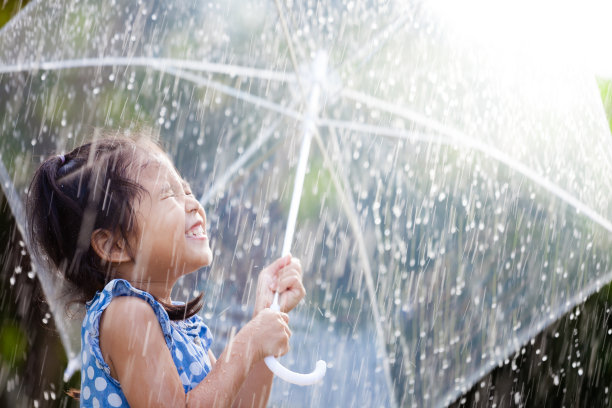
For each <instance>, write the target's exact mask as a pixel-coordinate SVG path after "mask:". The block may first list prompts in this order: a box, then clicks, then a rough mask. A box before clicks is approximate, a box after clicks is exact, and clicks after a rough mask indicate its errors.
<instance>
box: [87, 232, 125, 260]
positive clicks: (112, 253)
mask: <svg viewBox="0 0 612 408" xmlns="http://www.w3.org/2000/svg"><path fill="white" fill-rule="evenodd" d="M91 247H92V248H93V250H94V251H96V254H98V256H99V257H100V258H101V259H102V260H103V261H106V262H110V263H121V262H128V261H131V260H132V258H131V257H130V255H129V253H128V252H127V248H126V247H125V241H124V240H123V238H117V237H116V236H115V234H113V233H111V232H110V231H109V230H107V229H104V228H98V229H97V230H95V231H94V232H92V234H91Z"/></svg>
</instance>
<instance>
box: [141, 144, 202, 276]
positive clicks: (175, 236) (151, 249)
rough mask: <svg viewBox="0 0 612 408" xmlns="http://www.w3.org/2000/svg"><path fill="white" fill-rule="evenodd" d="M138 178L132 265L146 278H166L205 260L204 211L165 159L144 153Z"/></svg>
mask: <svg viewBox="0 0 612 408" xmlns="http://www.w3.org/2000/svg"><path fill="white" fill-rule="evenodd" d="M138 182H139V183H140V184H141V185H142V186H143V187H144V188H145V189H146V190H147V192H148V194H144V196H143V198H142V199H141V200H140V201H139V202H138V201H137V202H136V203H134V206H135V210H136V220H137V223H138V224H137V225H138V231H139V234H138V240H137V241H138V242H136V243H135V244H136V245H132V248H137V250H136V254H135V256H134V258H135V261H136V265H137V266H138V269H139V270H143V271H145V273H146V274H147V275H148V276H146V278H148V279H150V280H151V281H163V280H164V279H165V280H166V282H169V283H170V282H171V281H174V280H175V279H176V278H178V277H180V276H182V275H184V274H187V273H189V272H193V271H195V270H196V269H198V268H200V267H202V266H206V265H209V264H210V263H211V261H212V251H211V249H210V246H209V241H208V236H207V235H206V214H205V213H204V209H203V208H202V206H201V205H200V203H199V202H198V201H197V200H196V198H195V197H194V196H193V194H192V192H191V189H190V187H189V185H188V184H187V182H185V181H184V180H183V179H182V178H181V177H180V175H179V174H178V172H177V171H176V169H175V168H174V166H173V165H172V163H170V161H169V159H168V158H167V157H166V156H165V155H163V154H153V153H152V154H150V155H149V157H147V160H146V164H145V165H144V166H143V167H142V171H141V173H140V174H139V177H138Z"/></svg>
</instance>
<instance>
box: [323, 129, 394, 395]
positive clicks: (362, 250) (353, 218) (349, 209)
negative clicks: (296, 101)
mask: <svg viewBox="0 0 612 408" xmlns="http://www.w3.org/2000/svg"><path fill="white" fill-rule="evenodd" d="M313 133H314V139H315V141H316V143H317V145H318V146H319V151H320V152H321V154H322V155H323V160H324V163H326V164H327V168H328V169H329V172H330V174H331V176H332V182H333V183H334V186H335V187H336V190H337V192H338V194H339V195H340V203H341V205H342V207H343V208H344V211H345V212H346V215H347V217H348V221H349V225H350V227H351V230H352V231H353V234H354V235H355V237H356V238H357V245H358V248H359V250H358V251H357V252H358V254H359V258H360V262H361V265H362V267H363V275H364V276H365V281H366V288H367V291H368V296H369V298H370V303H371V307H372V315H373V318H374V326H375V327H376V335H377V337H378V339H379V347H380V348H381V350H380V351H381V353H382V355H383V356H384V357H383V359H382V360H383V368H384V372H385V377H386V381H387V386H388V388H389V393H390V395H391V401H392V406H393V407H396V406H397V400H396V395H395V388H394V387H393V379H392V376H391V367H390V364H389V358H388V356H387V350H386V341H385V334H384V329H383V327H382V323H381V322H382V316H381V314H380V309H379V306H378V303H377V301H376V299H377V298H376V289H375V284H374V278H373V274H372V267H371V266H370V261H369V259H368V257H367V255H366V254H367V250H366V247H365V243H364V241H363V238H361V235H360V234H359V232H360V229H359V221H357V219H358V217H357V214H355V210H354V208H355V204H354V202H353V200H352V197H351V196H350V195H349V194H348V193H346V188H345V186H346V185H347V184H348V181H347V180H346V179H343V180H341V179H340V176H339V175H338V172H337V171H336V170H335V167H334V165H333V161H332V160H331V158H330V157H329V155H328V154H327V151H326V150H325V145H324V143H323V141H322V140H321V136H320V134H319V132H318V131H315V132H313ZM330 139H331V141H332V142H331V144H332V146H333V148H334V150H336V152H339V151H340V147H339V146H338V142H337V140H336V139H335V137H331V138H330Z"/></svg>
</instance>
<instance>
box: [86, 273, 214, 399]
mask: <svg viewBox="0 0 612 408" xmlns="http://www.w3.org/2000/svg"><path fill="white" fill-rule="evenodd" d="M117 296H135V297H138V298H140V299H143V300H144V301H146V302H147V303H148V304H149V305H150V306H151V307H152V308H153V311H154V312H155V315H156V316H157V319H158V321H159V324H160V327H161V329H162V333H163V334H164V338H165V340H166V345H167V347H168V350H169V352H170V356H171V357H172V359H173V361H174V364H175V366H176V370H177V371H176V372H177V375H178V376H179V378H180V380H181V382H182V384H183V388H184V390H185V392H188V391H190V390H191V389H192V388H193V387H195V386H196V385H197V384H199V383H200V382H201V381H202V380H203V379H204V378H205V377H206V375H208V373H209V372H210V369H211V364H210V360H209V358H208V354H207V353H208V350H209V349H210V346H211V344H212V336H211V334H210V330H209V329H208V327H206V325H205V324H204V322H203V321H202V319H201V318H200V317H199V316H197V315H196V316H193V317H191V318H189V319H187V320H184V321H170V319H169V318H168V314H167V313H166V311H165V310H164V308H163V307H162V306H161V305H160V304H159V303H158V302H157V301H155V299H154V298H153V297H152V296H151V295H150V294H149V293H147V292H144V291H141V290H138V289H135V288H134V287H132V286H131V285H130V284H129V282H127V281H125V280H121V279H116V280H113V281H111V282H109V283H108V284H107V285H106V287H105V288H104V290H103V291H102V292H99V293H98V294H97V295H96V297H95V298H94V299H93V300H92V301H91V302H89V303H88V304H87V313H86V315H85V318H84V320H83V328H82V330H81V344H82V351H81V354H82V356H81V358H82V363H83V365H82V370H83V375H82V376H81V390H82V391H81V398H82V400H81V401H82V404H84V405H85V406H93V407H98V406H104V407H128V406H129V405H128V403H127V399H126V398H125V395H124V394H123V391H122V389H121V385H120V384H119V382H118V381H117V380H115V379H114V378H113V377H112V376H111V375H110V368H109V366H108V364H106V362H105V361H104V357H103V356H102V351H101V350H100V344H99V340H100V339H99V324H100V318H101V317H102V313H103V312H104V310H105V309H106V307H108V305H109V304H110V302H111V301H112V300H113V298H114V297H117ZM158 352H159V351H158ZM145 375H155V374H153V373H146V374H145Z"/></svg>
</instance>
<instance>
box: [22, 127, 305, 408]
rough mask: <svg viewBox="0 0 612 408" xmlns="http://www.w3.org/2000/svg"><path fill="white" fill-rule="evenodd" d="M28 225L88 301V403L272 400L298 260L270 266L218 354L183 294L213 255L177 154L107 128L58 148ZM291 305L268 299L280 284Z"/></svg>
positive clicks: (84, 391)
mask: <svg viewBox="0 0 612 408" xmlns="http://www.w3.org/2000/svg"><path fill="white" fill-rule="evenodd" d="M27 206H28V219H29V220H30V225H29V233H30V235H31V239H32V242H36V243H38V244H39V245H38V247H39V248H38V249H37V252H38V255H39V256H42V257H43V258H46V259H48V260H49V261H50V262H51V263H52V264H53V265H54V266H55V267H57V268H58V269H59V270H60V271H61V273H62V274H63V276H64V277H65V279H66V280H67V281H68V282H69V283H70V284H72V285H71V286H73V287H74V293H75V299H76V300H77V301H81V302H86V315H85V318H84V320H83V326H82V331H81V355H82V370H81V391H80V404H81V406H87V407H90V406H93V407H97V406H112V407H119V406H124V407H127V406H128V404H129V406H131V407H185V406H189V407H196V406H200V407H211V406H216V407H229V406H232V405H234V406H243V407H263V406H265V405H266V402H267V400H268V397H269V394H270V387H271V384H272V373H271V372H270V371H269V370H268V369H267V367H266V366H265V364H264V363H263V358H264V357H265V356H267V355H275V356H280V355H283V354H285V353H286V352H287V351H288V348H289V343H288V342H289V337H290V336H291V330H289V327H288V321H289V318H288V316H287V314H286V313H287V312H288V311H289V310H291V309H292V308H294V307H295V306H296V305H297V304H298V302H299V301H300V300H301V299H302V298H303V297H304V293H305V292H304V287H303V285H302V269H301V266H300V263H299V260H297V259H296V258H292V257H291V256H290V255H288V256H285V257H283V258H280V259H277V260H276V261H275V262H274V263H272V264H271V265H270V266H268V267H267V268H265V269H264V270H263V271H262V272H261V273H260V276H259V279H258V285H257V293H256V302H255V312H254V316H253V318H252V320H251V321H249V322H248V323H247V324H246V325H245V326H244V327H243V328H242V329H241V330H240V331H239V332H238V333H237V334H236V335H235V336H233V338H232V339H231V340H230V342H229V344H228V346H227V347H226V348H225V350H224V351H223V353H222V354H221V356H220V357H219V359H215V357H214V356H213V355H212V353H211V351H210V346H211V342H212V337H211V335H210V331H209V329H208V328H207V327H206V325H205V324H204V323H203V321H202V319H201V318H200V317H199V316H198V315H197V314H196V313H197V312H198V311H199V310H200V308H201V303H202V295H201V294H200V296H198V297H197V298H196V299H194V300H192V301H190V302H187V303H186V304H179V303H175V302H173V301H172V299H171V297H170V293H171V290H172V286H173V285H174V283H175V282H176V281H177V280H178V279H179V278H180V277H181V276H183V275H185V274H187V273H190V272H192V271H195V270H196V269H198V268H200V267H202V266H206V265H209V264H210V263H211V261H212V251H211V249H210V246H209V240H208V236H207V235H206V214H205V212H204V209H203V208H202V207H201V206H200V204H199V202H198V201H197V200H196V199H195V197H194V196H193V195H192V193H191V190H190V188H189V185H188V184H187V183H186V182H185V181H184V180H183V179H182V178H181V177H180V175H179V174H178V172H177V170H176V169H175V168H174V166H173V165H172V163H171V162H170V160H169V159H168V157H167V156H166V154H164V152H163V151H162V150H161V149H160V148H159V147H158V146H157V145H156V144H155V143H153V142H151V141H150V140H148V139H147V138H144V137H140V138H138V139H130V138H118V137H106V138H103V139H100V140H96V141H94V142H92V143H87V144H84V145H82V146H80V147H77V148H76V149H74V150H73V151H71V152H70V153H67V154H65V155H59V156H55V157H51V158H49V159H48V160H46V161H45V162H44V163H42V165H41V166H40V167H39V168H38V170H37V171H36V173H35V175H34V177H33V180H32V183H31V185H30V189H29V193H28V201H27ZM277 288H278V289H279V291H280V305H281V310H282V312H273V311H271V310H270V309H267V307H268V306H269V305H270V304H271V303H272V299H273V294H274V291H275V290H276V289H277Z"/></svg>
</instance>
